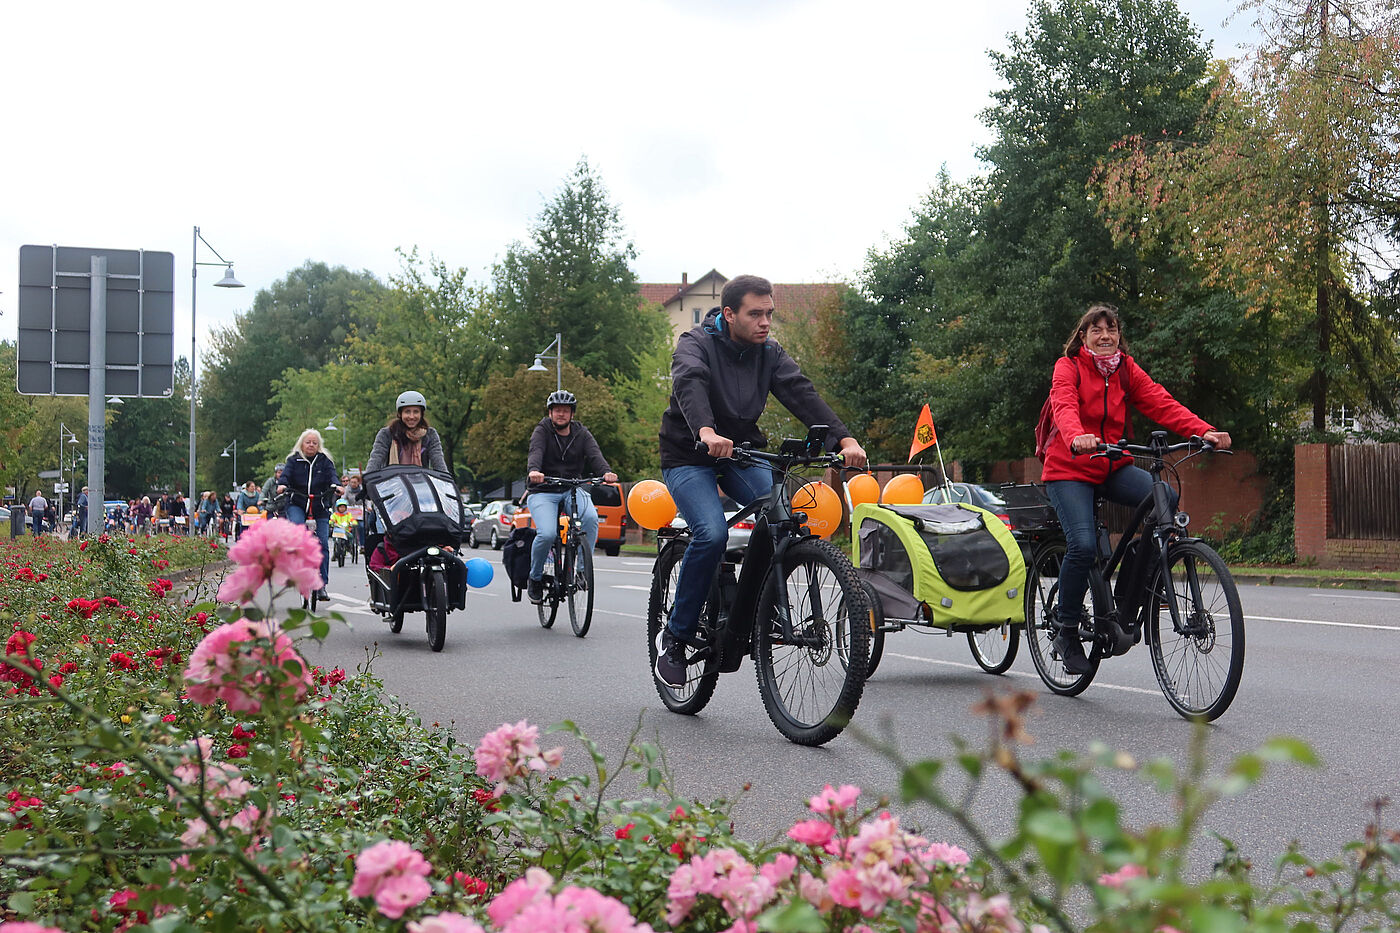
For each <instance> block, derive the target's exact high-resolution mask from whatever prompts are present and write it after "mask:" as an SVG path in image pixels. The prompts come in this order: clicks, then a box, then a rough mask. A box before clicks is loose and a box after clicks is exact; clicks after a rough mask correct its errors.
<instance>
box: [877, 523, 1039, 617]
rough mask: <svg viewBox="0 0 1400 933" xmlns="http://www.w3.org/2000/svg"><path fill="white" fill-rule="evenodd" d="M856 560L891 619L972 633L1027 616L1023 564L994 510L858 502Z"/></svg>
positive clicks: (1015, 546)
mask: <svg viewBox="0 0 1400 933" xmlns="http://www.w3.org/2000/svg"><path fill="white" fill-rule="evenodd" d="M851 526H852V528H853V529H854V531H855V534H854V536H853V537H854V539H855V541H854V544H855V558H856V559H855V564H856V567H857V570H858V572H859V573H860V576H861V578H862V580H863V581H865V582H866V583H867V584H868V585H869V587H870V588H871V589H873V590H874V592H875V595H876V596H877V597H878V599H879V601H880V606H881V608H882V609H883V615H884V618H885V619H887V620H890V621H897V622H905V623H912V624H918V625H933V626H936V627H939V628H945V629H948V630H950V631H952V630H957V631H973V630H977V629H988V628H993V627H1001V626H1004V625H1011V626H1016V625H1020V624H1021V623H1023V622H1024V621H1025V619H1026V609H1025V598H1024V589H1025V584H1026V564H1025V559H1024V558H1023V557H1022V555H1021V548H1020V545H1019V544H1017V542H1016V539H1015V538H1014V537H1013V536H1012V534H1011V530H1010V529H1009V528H1007V527H1006V524H1005V523H1004V522H1003V521H1002V520H1001V519H999V518H998V517H997V516H996V515H994V514H993V513H991V512H988V511H987V510H985V509H981V508H978V507H977V506H974V505H967V504H963V503H952V504H935V505H878V504H876V503H863V504H861V505H858V506H856V508H855V511H854V512H853V513H852V516H851Z"/></svg>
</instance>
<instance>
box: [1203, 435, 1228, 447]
mask: <svg viewBox="0 0 1400 933" xmlns="http://www.w3.org/2000/svg"><path fill="white" fill-rule="evenodd" d="M1201 440H1203V441H1206V442H1207V443H1210V444H1214V445H1215V449H1216V450H1229V449H1230V432H1229V431H1207V432H1206V433H1204V434H1202V435H1201Z"/></svg>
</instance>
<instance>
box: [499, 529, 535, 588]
mask: <svg viewBox="0 0 1400 933" xmlns="http://www.w3.org/2000/svg"><path fill="white" fill-rule="evenodd" d="M535 534H536V532H535V529H533V528H528V527H527V528H516V529H514V530H513V531H511V533H510V537H509V538H506V543H505V544H504V545H502V546H501V563H502V564H503V565H504V566H505V568H506V576H507V577H509V578H510V585H511V586H512V587H514V588H515V589H517V590H523V589H525V587H526V586H527V585H528V584H529V582H530V547H531V546H532V545H533V544H534V543H535Z"/></svg>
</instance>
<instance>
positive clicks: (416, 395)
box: [365, 391, 447, 473]
mask: <svg viewBox="0 0 1400 933" xmlns="http://www.w3.org/2000/svg"><path fill="white" fill-rule="evenodd" d="M390 463H411V464H413V465H415V466H423V467H428V468H429V469H433V470H441V471H442V472H444V473H446V472H447V460H446V458H444V457H443V455H442V441H441V440H439V439H438V433H437V431H436V430H434V429H433V428H432V427H430V426H429V425H428V402H427V400H426V399H424V398H423V393H421V392H413V391H408V392H404V393H402V394H401V395H400V396H399V400H398V403H397V404H396V405H395V406H394V417H392V418H390V419H389V423H388V424H386V425H385V426H384V427H382V428H380V429H379V433H378V434H376V435H375V436H374V447H373V448H372V449H371V450H370V452H369V462H368V463H366V464H365V472H366V473H369V472H371V471H373V470H378V469H382V468H383V467H384V466H385V465H387V464H390Z"/></svg>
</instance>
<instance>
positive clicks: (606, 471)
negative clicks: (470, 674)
mask: <svg viewBox="0 0 1400 933" xmlns="http://www.w3.org/2000/svg"><path fill="white" fill-rule="evenodd" d="M544 407H545V412H546V414H545V416H544V417H543V418H541V419H540V422H539V424H537V425H535V430H534V431H533V432H531V434H530V454H529V457H528V458H527V460H526V468H527V469H528V470H529V471H530V475H529V481H530V491H529V496H528V497H527V498H526V500H525V507H526V508H528V509H529V510H530V517H531V518H533V519H534V520H535V530H536V535H535V542H534V544H533V545H532V546H531V548H530V583H529V586H528V587H527V591H528V593H529V598H530V602H532V603H540V602H543V601H544V559H545V557H546V556H547V555H548V554H549V549H550V548H552V547H553V546H554V543H555V542H556V541H558V540H559V503H560V501H561V500H562V499H563V498H564V496H566V495H568V493H567V492H556V491H551V490H549V489H548V486H547V485H545V479H544V478H545V477H546V476H557V477H560V478H562V479H582V478H583V477H585V476H598V475H602V477H603V479H604V480H605V481H607V482H609V483H615V482H617V474H615V473H613V471H612V467H610V466H608V461H607V460H606V459H604V457H603V452H602V450H600V449H599V448H598V442H597V441H596V440H595V439H594V438H593V432H591V431H589V430H588V429H587V428H586V427H584V426H583V425H581V424H579V423H578V422H577V421H575V420H574V413H575V411H576V410H577V408H578V399H577V398H575V397H574V394H573V393H572V392H570V391H568V390H567V389H559V390H557V391H555V392H551V393H550V394H549V398H548V399H546V400H545V404H544ZM579 504H580V508H579V521H580V523H582V525H583V532H584V540H585V541H586V542H587V544H588V546H587V548H586V553H587V554H588V559H589V560H592V559H593V548H594V547H595V546H596V545H597V544H598V510H597V509H596V508H594V507H593V500H592V499H591V498H590V497H588V496H581V497H580V498H579ZM569 533H570V534H573V529H569Z"/></svg>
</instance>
